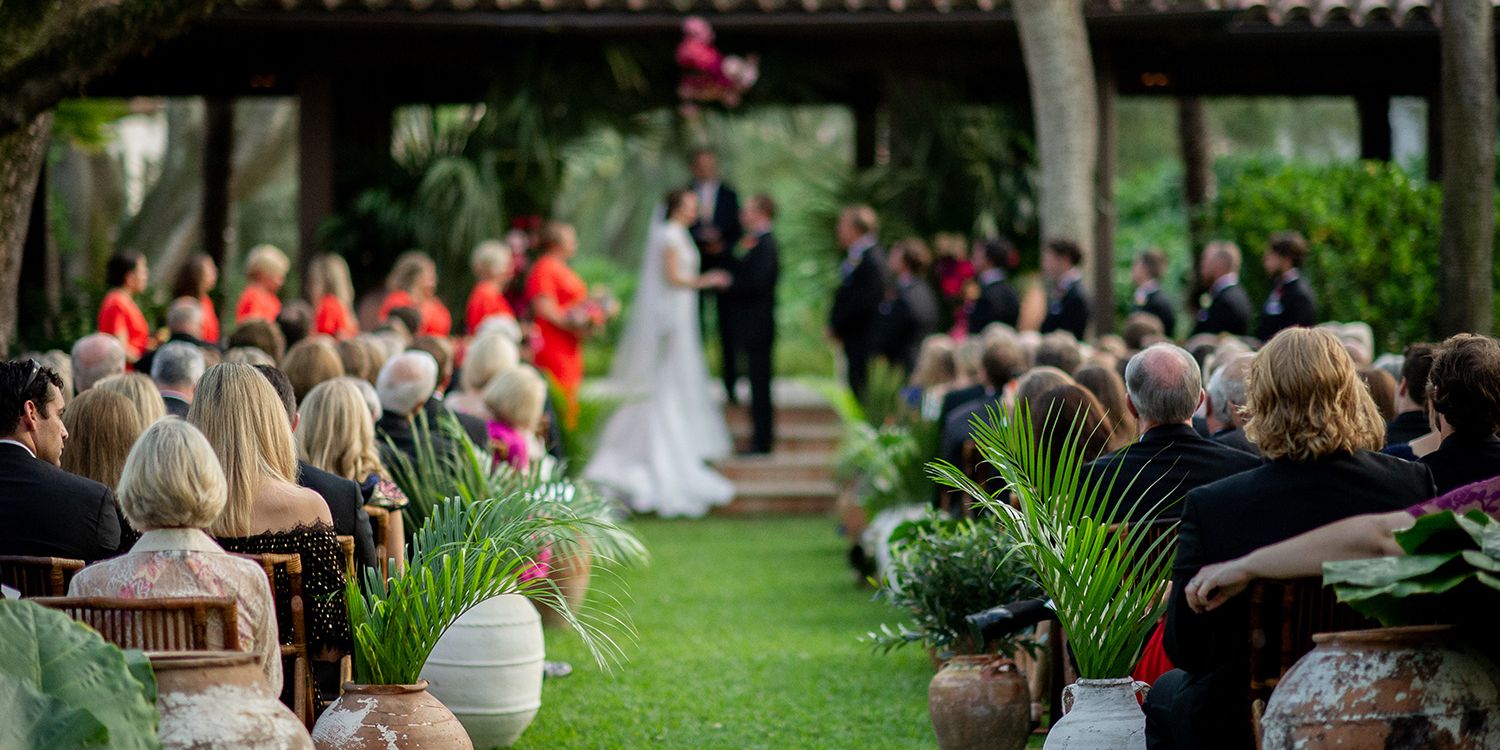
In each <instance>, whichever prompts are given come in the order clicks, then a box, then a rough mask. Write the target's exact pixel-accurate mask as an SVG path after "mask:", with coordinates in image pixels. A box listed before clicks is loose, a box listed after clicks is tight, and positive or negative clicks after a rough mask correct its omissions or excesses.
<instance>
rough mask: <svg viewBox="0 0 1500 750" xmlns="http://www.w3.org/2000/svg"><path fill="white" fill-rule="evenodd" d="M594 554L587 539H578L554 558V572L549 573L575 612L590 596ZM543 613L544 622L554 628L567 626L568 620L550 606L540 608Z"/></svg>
mask: <svg viewBox="0 0 1500 750" xmlns="http://www.w3.org/2000/svg"><path fill="white" fill-rule="evenodd" d="M593 570H594V555H593V552H592V551H591V550H590V548H589V543H588V542H587V541H585V540H582V539H580V540H578V544H577V545H576V546H574V547H573V549H570V550H568V551H566V552H559V553H558V554H556V555H554V556H553V558H552V572H551V573H550V574H549V575H548V577H549V578H551V579H552V582H553V583H555V584H557V588H558V590H559V591H560V592H561V593H562V596H563V598H564V599H566V600H567V602H568V608H569V609H571V610H573V611H574V612H575V613H576V612H577V611H578V609H579V608H580V607H582V606H583V602H584V600H585V599H587V598H588V596H589V579H590V578H591V577H592V576H593ZM538 609H539V610H540V611H541V615H542V624H543V625H546V626H548V627H553V628H566V627H567V626H568V622H567V620H564V619H563V617H562V615H560V614H558V613H557V611H556V610H554V609H552V608H551V607H549V606H546V605H543V606H541V607H539V608H538Z"/></svg>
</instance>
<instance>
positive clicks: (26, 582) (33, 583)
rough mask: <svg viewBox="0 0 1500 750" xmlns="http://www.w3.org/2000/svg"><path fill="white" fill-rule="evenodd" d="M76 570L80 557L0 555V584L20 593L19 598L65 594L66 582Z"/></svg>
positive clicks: (79, 566)
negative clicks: (72, 558) (71, 558)
mask: <svg viewBox="0 0 1500 750" xmlns="http://www.w3.org/2000/svg"><path fill="white" fill-rule="evenodd" d="M80 570H83V561H82V560H70V559H68V558H66V557H18V556H11V555H0V585H5V586H9V587H11V588H13V589H15V590H17V591H19V592H21V598H23V599H29V598H31V597H34V596H67V594H68V582H69V581H71V580H73V574H75V573H77V572H78V571H80Z"/></svg>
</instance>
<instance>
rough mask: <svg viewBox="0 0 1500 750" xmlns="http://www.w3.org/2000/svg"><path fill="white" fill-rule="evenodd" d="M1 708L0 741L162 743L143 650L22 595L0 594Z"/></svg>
mask: <svg viewBox="0 0 1500 750" xmlns="http://www.w3.org/2000/svg"><path fill="white" fill-rule="evenodd" d="M0 716H4V717H5V721H3V722H0V747H17V748H20V747H36V748H42V747H49V748H50V747H56V748H63V747H67V748H157V747H161V743H160V742H159V741H157V738H156V725H157V722H158V720H159V717H158V716H157V712H156V677H155V675H153V674H152V672H151V663H150V661H148V660H147V659H146V655H145V654H143V653H141V652H140V651H121V650H120V649H119V648H117V647H115V646H114V645H112V644H110V643H108V642H106V641H105V640H104V639H103V638H101V637H99V634H98V633H95V632H94V631H93V630H91V629H89V628H88V627H87V626H85V625H82V624H80V623H77V622H74V621H73V620H72V619H71V618H69V617H68V616H67V615H65V614H63V613H62V612H58V611H55V610H51V609H46V608H44V607H41V606H38V605H36V604H33V603H31V602H27V601H19V600H14V599H4V600H0Z"/></svg>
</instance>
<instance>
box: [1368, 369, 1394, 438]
mask: <svg viewBox="0 0 1500 750" xmlns="http://www.w3.org/2000/svg"><path fill="white" fill-rule="evenodd" d="M1359 379H1360V381H1361V382H1363V383H1364V384H1365V387H1366V388H1368V389H1370V398H1371V399H1373V400H1374V401H1375V408H1376V409H1378V410H1379V411H1380V419H1381V420H1382V421H1384V422H1385V423H1387V424H1390V421H1391V420H1392V419H1395V418H1396V379H1395V378H1393V377H1391V374H1390V373H1388V372H1386V371H1385V370H1382V369H1380V368H1378V367H1375V366H1373V365H1372V366H1370V367H1361V368H1359Z"/></svg>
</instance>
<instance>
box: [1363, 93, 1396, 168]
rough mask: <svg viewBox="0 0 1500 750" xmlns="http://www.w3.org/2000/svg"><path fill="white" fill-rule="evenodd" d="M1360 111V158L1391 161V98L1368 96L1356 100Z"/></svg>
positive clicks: (1378, 95) (1376, 95)
mask: <svg viewBox="0 0 1500 750" xmlns="http://www.w3.org/2000/svg"><path fill="white" fill-rule="evenodd" d="M1354 106H1355V108H1356V109H1357V110H1358V111H1359V158H1361V159H1374V160H1376V161H1390V160H1391V97H1390V96H1387V95H1384V94H1366V95H1364V96H1358V97H1355V99H1354Z"/></svg>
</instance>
